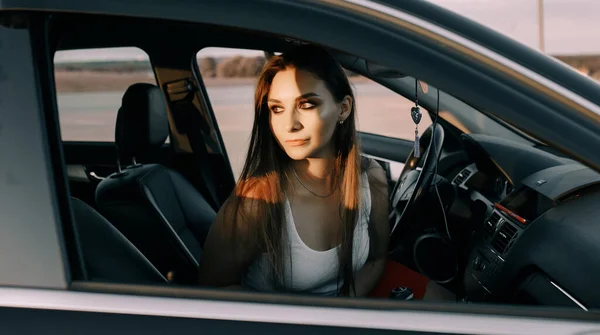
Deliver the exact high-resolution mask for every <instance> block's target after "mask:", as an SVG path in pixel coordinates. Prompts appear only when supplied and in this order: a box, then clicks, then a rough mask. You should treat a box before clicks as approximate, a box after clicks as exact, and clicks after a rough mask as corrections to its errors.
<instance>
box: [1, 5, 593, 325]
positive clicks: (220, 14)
mask: <svg viewBox="0 0 600 335" xmlns="http://www.w3.org/2000/svg"><path fill="white" fill-rule="evenodd" d="M307 43H308V44H317V45H320V46H323V47H325V48H327V49H328V50H330V52H332V53H333V54H334V55H335V56H336V57H337V58H338V60H339V61H340V63H341V64H342V65H343V66H344V68H345V69H346V70H348V71H349V73H350V72H351V73H354V74H358V75H360V78H363V79H356V83H357V84H355V86H356V88H357V90H360V89H361V87H365V86H361V85H359V84H358V83H359V80H368V81H369V83H371V84H372V85H374V86H368V87H370V88H371V89H373V87H377V89H376V90H378V91H377V92H381V91H380V90H386V92H387V93H386V94H387V95H386V96H385V98H381V97H380V96H378V95H373V97H371V100H370V102H368V103H365V104H364V105H362V104H361V100H360V99H361V98H360V92H359V106H358V113H359V117H360V118H362V119H361V120H364V121H365V124H367V125H368V126H369V127H371V128H369V129H367V128H361V133H360V138H359V141H360V145H361V148H362V154H363V155H365V156H368V157H372V158H375V159H376V160H378V161H379V162H380V164H381V165H382V166H383V167H384V168H385V169H386V172H387V175H388V178H389V186H390V204H391V206H390V208H391V213H390V227H391V242H392V243H390V250H389V260H390V264H401V267H400V268H402V269H403V270H402V271H401V272H394V271H391V269H392V267H393V266H392V265H390V267H388V269H389V270H390V272H389V273H386V278H387V279H386V280H388V281H389V282H390V283H392V284H394V283H398V282H402V281H403V280H406V278H407V277H406V276H409V274H410V276H413V277H415V278H418V279H420V280H421V281H419V282H418V283H416V284H414V285H415V287H416V286H419V285H422V284H423V283H427V281H430V282H435V283H437V284H439V285H440V286H442V287H444V288H445V289H446V290H448V291H450V292H452V295H453V296H454V297H456V298H457V299H455V301H426V300H423V301H418V300H415V301H400V300H394V299H389V298H387V297H385V296H384V297H382V296H379V297H375V296H372V297H368V298H361V299H359V298H341V297H339V298H338V297H327V298H326V297H314V296H304V295H293V294H271V293H258V292H238V291H230V290H221V289H215V288H208V287H200V286H198V285H196V282H197V275H198V273H197V267H198V262H199V260H200V258H201V257H202V246H203V243H204V238H205V236H206V233H207V231H208V229H209V228H210V224H211V223H212V220H213V219H214V216H215V213H216V211H217V210H218V209H219V207H220V205H221V204H222V203H223V201H224V200H225V199H226V198H227V196H228V195H229V194H230V192H231V190H232V189H233V187H234V185H235V182H236V178H237V175H238V172H237V171H238V169H239V164H238V163H239V161H240V160H243V152H241V151H240V147H243V144H244V143H245V142H244V140H245V139H244V135H243V134H244V133H236V132H232V130H231V129H232V127H233V126H231V125H232V123H228V122H238V121H239V120H240V119H243V118H246V119H248V118H251V117H252V109H251V108H252V107H251V106H250V107H249V108H248V109H247V113H245V114H244V113H243V112H242V111H243V108H239V106H238V105H236V104H233V105H232V106H229V107H228V108H229V113H230V114H227V115H228V117H229V119H224V118H223V117H224V116H223V115H225V114H224V112H223V113H221V112H219V113H221V114H219V113H217V112H216V110H217V107H218V106H219V103H223V102H222V101H225V102H228V101H233V99H237V98H239V97H238V96H237V95H243V93H239V92H246V93H248V89H247V90H246V91H244V89H241V88H237V89H234V88H231V87H225V89H221V91H220V93H219V94H221V96H219V98H218V99H217V96H216V95H215V94H213V93H211V92H217V91H216V89H211V87H209V86H208V85H207V84H206V83H207V82H209V81H210V75H208V74H207V73H202V71H201V69H200V66H199V64H198V62H197V61H196V59H197V57H198V53H199V52H202V50H205V49H206V48H211V47H218V48H234V49H245V50H254V51H258V52H259V54H260V55H264V58H268V57H271V56H272V55H274V54H276V53H279V52H285V51H286V50H289V49H291V48H293V47H296V46H298V45H301V44H307ZM123 47H128V48H131V47H135V48H138V50H141V51H143V53H144V54H146V55H147V56H148V61H147V65H148V67H149V68H148V71H147V73H149V74H150V75H149V76H146V77H144V78H142V77H139V78H138V79H139V80H136V82H131V83H128V84H127V85H125V86H123V87H121V88H122V90H121V91H119V92H118V93H114V92H113V93H110V94H108V93H107V94H104V93H103V92H101V93H102V94H96V95H89V94H88V95H81V96H77V97H74V96H73V95H66V94H61V89H62V88H61V87H59V86H60V85H62V84H61V83H63V84H64V82H61V81H60V80H63V79H64V78H62V77H61V78H62V79H61V78H59V75H58V72H57V71H58V70H59V69H61V66H62V68H64V69H67V68H68V67H69V66H71V67H73V66H75V67H76V65H73V64H71V65H66V66H65V65H61V64H59V63H57V62H56V61H55V59H56V57H57V55H61V53H64V52H70V51H73V50H90V49H93V50H98V49H107V48H123ZM98 64H100V65H99V66H108V65H107V64H108V63H101V62H100V63H98ZM136 64H137V63H136ZM136 64H133V65H131V64H129V65H128V66H137V65H136ZM122 71H124V73H127V71H130V70H122ZM100 72H101V71H100ZM63 74H64V73H63ZM70 76H71V77H73V78H75V79H77V80H79V81H77V83H86V82H87V81H89V80H94V78H96V79H97V78H99V76H101V74H98V73H95V74H94V76H96V77H94V76H93V75H92V74H90V73H89V72H85V71H82V72H73V73H70ZM71 77H69V78H71ZM102 78H104V79H103V80H107V84H106V85H108V86H107V87H111V88H114V87H115V85H116V86H118V85H120V84H119V83H118V82H117V80H119V78H122V77H121V76H112V77H110V76H109V77H102ZM247 82H248V83H250V84H248V85H251V83H252V80H248V81H247ZM130 84H131V85H130ZM371 84H370V85H371ZM97 85H100V86H102V85H101V84H97ZM248 87H251V86H248ZM78 89H79V88H78V86H77V85H75V86H73V87H72V91H74V92H75V91H77V90H78ZM250 94H251V93H250ZM115 96H116V97H118V98H119V101H118V102H117V103H116V105H114V106H113V105H111V104H107V102H106V101H107V100H108V99H109V98H110V97H115ZM388 97H395V98H398V99H400V100H397V101H402V102H401V103H393V102H392V103H389V104H388V103H387V102H388V100H385V99H387V98H388ZM221 100H222V101H221ZM219 101H221V102H219ZM250 101H251V98H250ZM363 101H367V100H363ZM384 102H385V103H384ZM417 103H418V105H419V106H421V108H422V110H424V111H425V112H426V113H424V115H423V116H422V117H423V120H422V123H419V125H418V127H417V126H416V125H415V124H414V123H412V122H413V121H412V120H413V119H412V118H411V117H410V115H411V114H410V113H411V110H410V109H411V108H412V107H415V105H416V104H417ZM66 106H67V107H68V108H67V107H66ZM107 106H108V107H107ZM365 106H366V107H365ZM386 106H388V107H386ZM63 107H64V108H63ZM386 108H387V109H386ZM238 109H239V112H238ZM83 111H85V113H84V112H83ZM107 111H108V112H107ZM232 111H233V112H232ZM382 111H383V112H385V113H383V112H382ZM236 112H238V113H239V115H238V114H235V113H236ZM378 112H379V114H378ZM231 113H234V114H231ZM107 115H108V116H107ZM390 115H393V116H390ZM384 116H385V117H387V118H386V119H383V120H384V121H381V120H380V119H379V118H381V117H384ZM415 118H416V117H415ZM99 120H100V121H99ZM107 120H108V121H107ZM377 120H379V121H377ZM390 120H391V121H390ZM105 121H106V122H108V124H110V127H108V128H110V131H106V130H102V129H105V128H106V127H105V128H102V129H100V128H94V127H95V126H94V125H95V124H96V123H97V122H100V123H102V122H105ZM90 122H91V124H92V126H90V127H89V128H85V127H87V126H89V125H90ZM94 122H96V123H94ZM240 122H241V121H240ZM240 124H241V123H240ZM240 124H237V123H236V124H235V125H237V126H236V127H241V126H240ZM78 127H80V128H78ZM385 127H388V128H385ZM108 128H106V129H108ZM233 128H235V127H233ZM242 128H243V127H242ZM383 128H385V129H386V132H385V133H383V130H382V129H383ZM415 128H417V130H418V132H419V135H420V137H419V138H417V139H416V140H415V138H414V137H413V138H411V136H412V134H413V131H414V130H415ZM236 129H237V128H236ZM95 131H99V132H100V133H101V134H100V135H98V136H99V137H94V136H96V135H97V134H96V133H94V132H95ZM236 131H237V130H236ZM245 131H249V129H246V130H245ZM400 133H402V134H408V135H407V136H404V135H402V136H404V138H402V136H399V135H398V136H396V135H397V134H400ZM227 134H230V135H231V134H233V135H231V136H232V137H227V136H225V135H227ZM113 136H114V137H113ZM228 136H229V135H228ZM100 137H102V138H101V139H100V140H98V138H100ZM167 138H168V140H167ZM234 142H235V143H237V144H236V145H232V143H234ZM240 143H241V144H240ZM238 144H239V145H238ZM598 148H600V86H599V85H598V83H597V82H595V81H593V80H591V79H590V78H587V77H585V76H583V75H581V74H579V73H577V72H576V71H574V70H573V69H571V68H569V67H568V66H566V65H565V64H562V63H560V62H559V61H557V60H555V59H552V58H551V57H549V56H546V55H544V54H542V53H539V52H537V51H535V50H532V49H530V48H527V47H525V46H523V45H521V44H519V43H517V42H515V41H513V40H511V39H509V38H507V37H505V36H502V35H500V34H498V33H495V32H493V31H491V30H488V29H486V28H484V27H482V26H481V25H478V24H476V23H474V22H472V21H470V20H468V19H466V18H463V17H461V16H459V15H457V14H455V13H452V12H449V11H447V10H444V9H441V8H439V7H437V6H435V5H434V4H431V3H428V2H425V1H402V2H400V1H391V0H387V1H386V0H380V1H372V0H323V1H310V0H296V1H291V0H278V1H275V0H259V1H245V0H231V1H216V0H215V1H212V0H203V1H195V2H191V1H184V0H173V1H171V2H160V3H159V2H156V1H149V0H138V1H135V2H134V1H127V0H115V1H111V2H93V3H92V2H90V3H85V2H75V1H66V0H57V1H53V2H47V1H38V0H28V1H25V0H5V1H2V2H0V156H1V157H2V163H0V176H1V177H0V178H2V179H1V180H2V188H1V189H0V213H1V216H0V217H1V218H2V220H1V224H0V251H1V252H0V317H1V319H2V325H1V327H2V332H3V333H34V332H35V333H41V332H47V331H48V330H49V329H51V331H52V332H57V333H63V334H69V333H81V332H85V333H93V334H116V333H124V334H125V333H136V332H143V333H145V334H158V333H161V334H162V333H165V332H168V333H174V332H177V333H183V332H203V333H205V332H212V333H240V332H248V333H275V332H277V333H281V332H293V333H295V332H314V333H321V332H327V333H334V334H335V333H374V334H375V333H387V332H390V331H396V332H397V333H401V334H433V333H435V334H506V333H510V334H584V333H585V334H591V333H593V332H599V331H600V324H598V321H600V314H599V313H598V307H600V290H599V289H598V288H597V287H596V285H597V283H598V282H600V259H599V257H598V255H600V244H599V243H598V241H600V229H599V225H600V222H598V217H599V216H600V206H598V205H597V204H598V203H599V200H600V173H599V171H600V154H599V153H600V151H599V150H598ZM228 152H229V153H230V154H228ZM232 152H235V154H231V153H232ZM240 157H241V158H240ZM236 162H238V163H236ZM394 266H395V267H394V269H398V268H399V266H400V265H394ZM423 278H425V281H423V280H422V279H423ZM392 287H393V286H392ZM392 287H390V288H392ZM387 289H388V288H387V287H384V288H383V290H384V293H387V292H388V291H385V290H387ZM384 295H385V294H384ZM34 320H37V321H34Z"/></svg>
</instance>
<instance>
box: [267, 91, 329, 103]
mask: <svg viewBox="0 0 600 335" xmlns="http://www.w3.org/2000/svg"><path fill="white" fill-rule="evenodd" d="M318 96H319V95H318V94H317V93H314V92H309V93H305V94H302V95H301V96H299V97H297V98H296V101H298V100H302V99H306V98H312V97H318ZM269 102H274V103H278V104H280V103H281V101H280V100H278V99H274V98H269Z"/></svg>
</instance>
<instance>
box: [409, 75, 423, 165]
mask: <svg viewBox="0 0 600 335" xmlns="http://www.w3.org/2000/svg"><path fill="white" fill-rule="evenodd" d="M410 116H411V117H412V120H413V122H414V123H415V147H414V151H413V156H414V157H415V158H419V157H421V151H420V146H419V122H421V117H422V116H423V115H422V114H421V108H419V96H418V93H417V80H416V79H415V106H414V107H413V108H411V109H410Z"/></svg>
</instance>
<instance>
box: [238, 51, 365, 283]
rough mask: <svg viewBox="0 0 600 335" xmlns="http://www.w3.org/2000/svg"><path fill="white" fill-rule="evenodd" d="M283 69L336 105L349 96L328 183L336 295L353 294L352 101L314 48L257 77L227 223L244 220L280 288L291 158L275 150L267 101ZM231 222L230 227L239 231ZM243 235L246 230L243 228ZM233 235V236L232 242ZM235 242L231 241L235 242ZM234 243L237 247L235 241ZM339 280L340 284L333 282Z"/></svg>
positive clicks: (356, 160)
mask: <svg viewBox="0 0 600 335" xmlns="http://www.w3.org/2000/svg"><path fill="white" fill-rule="evenodd" d="M285 69H297V70H303V71H308V72H310V73H312V74H314V75H316V76H317V77H318V78H319V79H321V80H322V81H323V82H324V83H325V84H326V86H327V88H328V89H329V91H330V92H331V94H332V96H333V97H334V99H335V100H336V101H337V102H341V101H342V100H343V99H344V98H345V97H346V96H350V97H352V109H351V113H350V116H349V117H348V118H347V119H346V120H345V122H344V123H343V124H338V125H337V129H336V130H335V132H334V134H333V138H332V140H333V141H334V148H335V151H334V152H335V155H336V156H335V167H334V171H333V176H332V177H333V178H334V179H333V180H338V181H339V182H340V185H339V187H340V190H341V199H340V220H341V223H342V224H341V227H342V231H341V232H340V246H341V247H340V248H339V264H340V267H339V272H338V279H343V283H344V284H343V286H342V287H341V288H340V289H339V293H340V294H341V295H347V294H348V293H349V292H350V290H354V271H353V264H352V247H353V245H352V244H353V243H352V242H353V233H354V228H355V226H356V223H357V219H358V211H359V210H360V207H361V206H360V203H361V202H360V201H361V192H360V187H361V185H360V184H361V178H360V174H361V173H362V170H363V169H364V167H363V166H361V159H360V150H359V148H358V143H357V135H356V119H355V103H354V101H355V99H354V93H353V91H352V88H351V86H350V82H349V81H348V78H347V77H346V74H345V72H344V70H343V68H342V67H341V66H340V64H339V63H338V62H337V60H336V59H335V58H334V57H333V56H332V55H331V54H329V53H328V52H327V51H325V50H324V49H321V48H319V47H315V46H300V47H298V48H296V49H294V50H292V51H290V52H287V53H284V54H282V55H278V56H274V57H272V58H271V59H270V60H269V61H268V62H267V63H266V64H265V66H264V68H263V71H262V73H261V75H260V77H259V80H258V84H257V88H256V93H255V100H254V108H255V116H254V125H253V127H252V136H251V139H250V147H249V149H248V153H247V158H246V163H245V165H244V168H243V170H242V173H241V176H240V180H239V182H238V183H237V185H236V188H235V191H234V196H233V197H231V199H230V200H231V203H230V204H229V205H232V206H233V207H232V210H230V211H227V212H229V213H233V214H234V216H233V217H231V218H228V219H232V220H240V219H241V220H244V221H246V222H244V223H243V225H244V227H248V225H251V226H252V228H253V229H252V231H253V234H251V235H252V236H253V237H255V238H256V241H255V242H256V243H258V245H259V247H260V250H261V251H262V252H264V253H266V254H267V255H268V259H269V262H270V264H271V267H272V270H273V273H272V275H273V283H274V285H275V286H276V287H278V288H282V287H284V286H285V283H288V281H287V280H286V278H285V277H286V273H285V271H284V264H285V258H286V257H289V256H290V254H289V252H288V249H289V248H287V247H288V246H289V241H288V240H287V238H286V237H287V234H286V232H285V225H284V224H283V222H284V218H285V216H284V207H283V204H284V200H285V199H284V191H285V190H287V187H288V180H289V176H288V174H287V171H288V167H289V165H290V163H291V159H290V158H289V157H288V156H287V154H286V153H285V152H284V151H283V150H282V149H281V148H280V146H279V145H278V143H277V141H276V139H275V137H274V135H273V134H272V132H271V128H270V124H269V117H270V115H269V114H270V111H269V107H268V105H267V99H268V94H269V90H270V88H271V83H272V81H273V78H274V77H275V75H276V74H277V73H278V72H279V71H282V70H285ZM241 224H242V223H241V222H236V223H235V224H234V225H233V227H240V225H241ZM244 230H245V231H246V232H247V230H246V229H244ZM235 236H236V235H235V234H234V238H235ZM234 242H235V241H234ZM234 245H236V243H234ZM338 282H340V281H338Z"/></svg>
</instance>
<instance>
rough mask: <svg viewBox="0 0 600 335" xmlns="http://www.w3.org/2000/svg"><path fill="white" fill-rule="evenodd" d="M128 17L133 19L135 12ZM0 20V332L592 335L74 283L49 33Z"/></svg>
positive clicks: (532, 317)
mask: <svg viewBox="0 0 600 335" xmlns="http://www.w3.org/2000/svg"><path fill="white" fill-rule="evenodd" d="M141 5H148V4H141ZM239 5H240V6H241V7H239V8H245V7H244V3H239ZM24 6H26V4H24ZM119 8H120V9H122V8H121V7H119ZM147 8H155V10H157V12H156V13H154V15H155V16H156V17H162V16H163V15H168V14H166V12H164V11H160V9H162V8H156V7H152V6H147ZM136 9H140V8H132V9H131V10H136ZM192 9H193V6H192ZM192 9H190V8H189V6H188V7H186V11H185V13H186V14H188V13H189V14H192V15H199V13H200V11H194V10H192ZM202 9H203V10H206V8H204V7H203V8H202ZM96 10H98V8H96ZM105 10H106V9H105ZM147 10H148V9H147ZM335 13H336V14H338V15H340V16H341V15H342V13H341V12H335ZM0 14H2V15H3V16H2V18H3V21H2V22H3V25H2V26H0V41H2V45H0V48H2V49H4V45H6V44H9V45H10V50H9V51H6V49H5V50H1V51H3V52H0V69H1V70H2V71H1V73H2V74H3V75H2V77H0V78H1V79H2V80H0V98H1V105H0V108H1V110H2V113H1V114H0V117H1V119H0V124H1V125H2V127H1V128H0V129H2V133H0V136H1V139H2V141H0V148H1V149H0V150H1V152H0V153H1V155H2V157H6V158H9V159H7V160H3V161H2V163H1V164H0V175H2V176H4V177H5V179H4V180H5V185H4V187H3V188H2V190H1V191H0V196H1V198H0V199H1V200H2V201H0V213H1V215H2V220H3V222H2V225H1V226H0V229H1V230H2V231H1V233H0V247H1V248H2V252H0V267H1V268H0V306H1V308H2V309H1V310H0V317H1V318H2V320H3V323H2V327H3V329H5V330H7V332H9V333H10V332H25V333H26V332H36V333H40V332H42V331H49V330H51V331H56V332H59V333H64V334H69V333H73V334H74V333H82V332H85V333H92V334H93V333H97V334H106V333H109V334H117V333H135V332H136V330H137V332H140V333H144V334H158V333H161V334H162V333H165V332H168V333H184V332H197V331H202V332H207V333H208V332H212V333H217V332H219V333H227V332H234V331H235V332H248V333H275V332H278V333H280V332H292V333H293V332H301V331H302V332H306V331H309V332H315V333H320V332H323V333H325V332H327V333H336V332H339V333H342V332H343V333H352V332H361V333H373V334H375V333H388V332H392V331H394V333H400V334H402V333H404V334H443V333H453V334H500V333H510V334H519V333H521V334H540V333H544V334H551V333H562V334H576V333H580V334H581V333H584V332H588V333H589V332H590V331H593V330H595V329H597V324H594V323H593V321H594V320H595V319H594V317H596V318H597V314H596V315H594V314H585V315H582V314H581V313H578V312H576V311H563V310H558V311H556V310H551V311H549V310H548V309H536V308H524V307H515V306H489V305H485V304H482V305H474V304H448V305H446V304H428V303H422V304H419V303H413V302H395V301H389V300H382V301H370V302H369V301H365V300H355V299H340V300H335V299H333V300H330V299H323V298H314V299H311V298H300V297H289V296H272V295H265V296H259V295H256V294H252V293H246V294H244V293H237V292H216V291H213V290H200V289H195V288H176V287H171V288H169V287H160V286H142V285H120V284H115V283H103V282H100V283H91V282H85V281H82V280H81V271H82V269H83V268H84V267H85V264H84V262H82V260H81V258H80V255H79V252H80V251H79V250H78V247H79V246H78V245H77V240H76V238H75V237H76V234H75V232H74V231H73V228H72V222H71V213H70V208H69V201H68V196H69V194H68V192H66V191H65V189H64V186H65V185H66V183H67V180H66V179H65V171H66V169H65V167H64V165H65V162H64V161H63V157H62V148H61V141H60V135H59V133H58V129H59V128H58V124H59V122H58V118H57V105H56V101H55V91H54V88H53V84H52V72H51V60H50V59H49V45H48V41H47V34H48V32H47V30H46V29H47V23H48V21H47V20H46V19H47V18H46V17H45V16H44V15H32V16H27V15H25V16H23V15H22V14H21V15H17V16H16V17H15V16H13V15H12V14H13V13H10V14H11V15H10V17H9V18H8V19H6V17H5V16H4V15H5V13H0ZM292 18H293V17H292ZM251 19H252V21H253V22H263V21H262V20H257V19H256V18H251ZM332 19H333V17H332ZM24 22H27V24H23V23H24ZM287 25H288V23H287V22H286V26H287ZM293 26H294V25H292V27H293ZM346 28H348V27H346ZM5 51H6V52H5ZM25 59H26V60H32V61H27V62H25V61H23V60H25ZM515 97H517V96H516V95H515ZM567 126H568V125H567ZM580 136H586V134H581V135H580ZM587 136H590V138H591V135H589V134H587ZM7 139H9V140H10V143H9V141H8V140H7ZM7 143H9V144H10V145H7ZM23 152H26V153H27V155H23ZM372 152H374V151H372ZM8 162H10V163H8ZM32 208H34V209H35V210H32ZM31 320H36V321H37V323H36V322H32V321H31ZM596 320H597V319H596Z"/></svg>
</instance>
